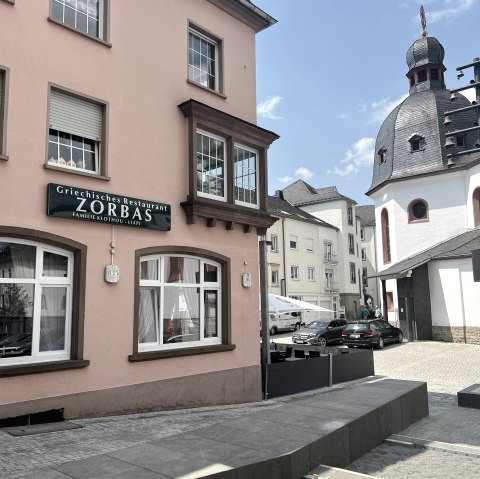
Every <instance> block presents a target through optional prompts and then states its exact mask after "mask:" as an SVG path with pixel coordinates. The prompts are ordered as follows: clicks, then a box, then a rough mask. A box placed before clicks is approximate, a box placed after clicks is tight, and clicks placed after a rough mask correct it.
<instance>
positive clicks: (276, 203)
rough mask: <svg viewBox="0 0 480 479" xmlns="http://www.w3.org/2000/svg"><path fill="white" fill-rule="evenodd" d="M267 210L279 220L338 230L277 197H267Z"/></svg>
mask: <svg viewBox="0 0 480 479" xmlns="http://www.w3.org/2000/svg"><path fill="white" fill-rule="evenodd" d="M267 210H268V212H269V213H270V214H271V215H273V216H278V217H280V218H289V219H292V220H297V221H303V222H304V223H310V224H314V225H316V226H324V227H326V228H333V229H334V230H338V228H337V227H335V226H333V225H331V224H330V223H327V222H326V221H323V220H320V219H318V218H316V217H315V216H313V215H311V214H310V213H307V212H306V211H303V210H301V209H300V208H296V207H295V206H293V205H292V204H291V203H289V202H288V201H286V200H282V199H281V198H279V197H278V196H268V197H267Z"/></svg>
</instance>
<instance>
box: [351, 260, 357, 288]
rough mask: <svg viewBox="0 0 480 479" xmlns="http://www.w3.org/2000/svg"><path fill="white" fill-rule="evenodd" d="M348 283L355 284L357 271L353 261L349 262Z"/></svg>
mask: <svg viewBox="0 0 480 479" xmlns="http://www.w3.org/2000/svg"><path fill="white" fill-rule="evenodd" d="M350 283H352V284H357V271H356V266H355V263H350Z"/></svg>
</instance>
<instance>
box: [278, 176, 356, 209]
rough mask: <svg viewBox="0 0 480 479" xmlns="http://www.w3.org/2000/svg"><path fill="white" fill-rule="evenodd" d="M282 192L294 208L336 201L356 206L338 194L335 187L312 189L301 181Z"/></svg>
mask: <svg viewBox="0 0 480 479" xmlns="http://www.w3.org/2000/svg"><path fill="white" fill-rule="evenodd" d="M282 191H283V196H284V198H285V199H286V200H288V201H289V202H290V203H292V204H293V205H295V206H305V205H312V204H315V203H325V202H327V201H336V200H346V201H349V202H350V203H353V204H357V202H356V201H355V200H352V199H351V198H348V197H346V196H344V195H342V194H340V193H339V192H338V191H337V187H336V186H327V187H326V188H314V187H313V186H310V185H309V184H308V183H306V182H305V181H303V180H297V181H295V182H294V183H292V184H291V185H289V186H287V187H286V188H284V189H283V190H282Z"/></svg>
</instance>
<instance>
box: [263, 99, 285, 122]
mask: <svg viewBox="0 0 480 479" xmlns="http://www.w3.org/2000/svg"><path fill="white" fill-rule="evenodd" d="M282 100H283V97H281V96H269V97H267V99H266V100H264V101H262V102H260V103H259V104H258V105H257V114H258V115H260V116H261V117H262V118H268V119H269V120H282V117H281V116H278V115H277V114H276V109H277V107H278V106H279V105H280V103H281V102H282Z"/></svg>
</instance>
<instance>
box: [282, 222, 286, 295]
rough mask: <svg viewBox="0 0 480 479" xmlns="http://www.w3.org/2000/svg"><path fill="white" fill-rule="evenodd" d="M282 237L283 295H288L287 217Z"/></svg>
mask: <svg viewBox="0 0 480 479" xmlns="http://www.w3.org/2000/svg"><path fill="white" fill-rule="evenodd" d="M282 237H283V241H282V243H283V251H282V255H283V291H282V296H287V253H286V251H287V239H286V238H285V218H282Z"/></svg>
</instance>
